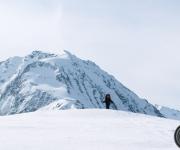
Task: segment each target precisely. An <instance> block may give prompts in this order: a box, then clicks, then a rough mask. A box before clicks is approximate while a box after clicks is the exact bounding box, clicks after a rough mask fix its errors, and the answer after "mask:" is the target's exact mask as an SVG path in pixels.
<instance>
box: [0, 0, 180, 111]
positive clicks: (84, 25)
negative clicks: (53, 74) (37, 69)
mask: <svg viewBox="0 0 180 150" xmlns="http://www.w3.org/2000/svg"><path fill="white" fill-rule="evenodd" d="M179 27H180V1H179V0H171V1H169V0H146V1H145V0H76V1H75V0H29V1H27V0H26V1H25V0H0V43H1V44H0V60H4V59H6V58H8V57H10V56H14V55H19V56H24V55H26V54H28V53H30V52H31V51H32V50H44V51H49V52H55V53H61V52H62V50H63V49H66V50H69V51H70V52H72V53H74V54H76V55H77V56H79V57H81V58H83V59H90V60H92V61H94V62H96V63H97V64H98V65H99V66H100V67H102V68H103V69H104V70H106V71H107V72H109V73H110V74H112V75H114V76H115V77H116V78H117V79H118V80H119V81H120V82H122V83H123V84H124V85H125V86H127V87H128V88H129V89H131V90H133V91H134V92H135V93H137V94H138V95H139V96H140V97H142V98H147V99H148V100H149V101H150V102H151V103H157V104H162V105H165V106H170V107H174V108H178V109H180V79H179V77H180V59H179V56H180V28H179Z"/></svg>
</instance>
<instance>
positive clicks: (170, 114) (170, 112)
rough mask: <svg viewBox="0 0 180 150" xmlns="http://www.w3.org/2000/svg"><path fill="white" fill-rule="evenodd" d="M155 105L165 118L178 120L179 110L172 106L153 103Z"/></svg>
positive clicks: (179, 116)
mask: <svg viewBox="0 0 180 150" xmlns="http://www.w3.org/2000/svg"><path fill="white" fill-rule="evenodd" d="M155 106H156V108H157V109H158V110H159V111H160V112H161V114H163V115H164V116H165V117H166V118H170V119H175V120H180V111H179V110H175V109H172V108H168V107H164V106H159V105H155Z"/></svg>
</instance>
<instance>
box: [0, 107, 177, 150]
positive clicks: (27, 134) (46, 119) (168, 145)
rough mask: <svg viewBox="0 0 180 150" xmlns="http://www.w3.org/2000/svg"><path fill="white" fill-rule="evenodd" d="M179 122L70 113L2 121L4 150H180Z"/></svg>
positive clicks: (133, 115)
mask: <svg viewBox="0 0 180 150" xmlns="http://www.w3.org/2000/svg"><path fill="white" fill-rule="evenodd" d="M179 124H180V122H178V121H175V120H168V119H164V118H159V117H152V116H147V115H142V114H136V113H130V112H124V111H114V110H103V109H84V110H80V109H71V110H64V111H63V110H61V111H36V112H33V113H24V114H17V115H12V116H2V117H0V133H1V134H0V149H1V150H12V149H16V150H178V149H179V148H177V146H176V145H175V143H174V139H173V134H174V130H175V129H176V127H177V126H178V125H179Z"/></svg>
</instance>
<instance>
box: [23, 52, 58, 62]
mask: <svg viewBox="0 0 180 150" xmlns="http://www.w3.org/2000/svg"><path fill="white" fill-rule="evenodd" d="M56 56H57V55H55V54H51V53H46V52H42V51H39V50H35V51H33V52H32V53H31V54H29V55H28V56H26V57H25V58H26V59H34V60H40V59H44V58H50V57H56Z"/></svg>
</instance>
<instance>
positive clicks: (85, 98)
mask: <svg viewBox="0 0 180 150" xmlns="http://www.w3.org/2000/svg"><path fill="white" fill-rule="evenodd" d="M0 69H1V70H4V72H3V71H1V72H0V74H1V77H0V81H3V82H1V83H0V114H1V115H7V114H15V113H23V112H31V111H36V110H38V109H40V108H42V107H45V106H48V105H50V104H51V103H53V102H55V103H56V102H59V103H58V106H62V105H63V106H65V105H64V104H65V103H66V106H68V107H67V108H71V102H72V100H73V103H72V105H73V107H75V106H76V107H78V108H79V107H80V108H104V104H103V103H102V100H103V98H104V96H105V94H106V93H110V94H111V95H112V98H113V100H114V103H115V105H116V107H117V109H118V110H124V111H131V112H135V113H143V114H148V115H154V116H159V117H163V115H162V114H161V113H160V111H159V110H158V109H157V108H156V107H155V106H153V105H152V104H150V103H149V102H148V101H147V100H145V99H141V98H139V97H138V96H137V95H136V94H135V93H134V92H132V91H131V90H130V89H128V88H127V87H125V86H124V85H123V84H121V83H120V82H119V81H118V80H117V79H115V77H114V76H112V75H110V74H108V73H107V72H106V71H104V70H102V69H101V68H100V67H99V66H98V65H96V64H95V63H94V62H92V61H89V60H88V61H85V60H82V59H80V58H78V57H77V56H75V55H73V54H71V53H70V52H69V51H67V50H65V51H64V53H63V54H62V55H56V54H51V53H45V52H42V51H33V52H32V53H31V54H29V55H27V56H25V57H13V58H11V59H8V60H6V61H4V62H1V63H0ZM65 100H67V101H66V102H65ZM68 100H70V101H68ZM66 106H65V108H66ZM116 107H114V108H112V109H115V108H116ZM58 109H61V107H58ZM63 109H64V108H63Z"/></svg>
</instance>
